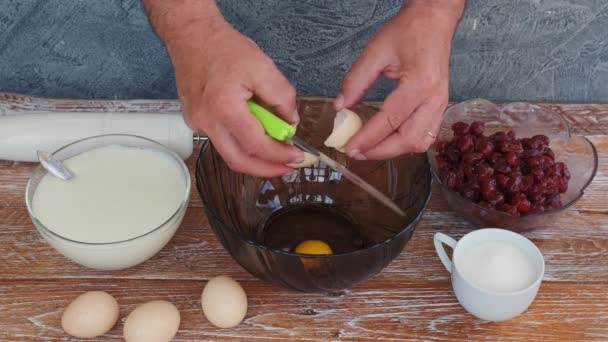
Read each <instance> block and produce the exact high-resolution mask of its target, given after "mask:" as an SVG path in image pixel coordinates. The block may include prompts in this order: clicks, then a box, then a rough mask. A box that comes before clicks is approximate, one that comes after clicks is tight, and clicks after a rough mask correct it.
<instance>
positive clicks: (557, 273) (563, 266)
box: [0, 208, 608, 283]
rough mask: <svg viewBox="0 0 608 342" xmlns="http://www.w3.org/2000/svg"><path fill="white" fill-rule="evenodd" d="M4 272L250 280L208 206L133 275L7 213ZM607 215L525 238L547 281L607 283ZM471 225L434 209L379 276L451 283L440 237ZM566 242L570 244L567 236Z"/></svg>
mask: <svg viewBox="0 0 608 342" xmlns="http://www.w3.org/2000/svg"><path fill="white" fill-rule="evenodd" d="M0 218H2V221H0V241H2V244H0V274H1V275H2V277H1V278H2V279H49V278H82V279H87V278H115V279H118V278H127V279H198V280H204V279H207V278H208V277H209V276H214V275H217V274H221V273H228V274H230V275H231V276H233V277H236V278H238V279H244V280H251V279H252V277H251V276H250V275H249V274H248V273H246V272H245V271H244V270H243V269H242V268H241V267H239V266H238V265H237V264H236V262H234V261H233V260H232V259H231V257H230V256H229V255H228V253H227V252H226V251H225V250H224V249H223V248H222V246H221V245H220V243H219V242H218V240H217V239H216V238H215V235H214V234H213V232H212V231H211V229H210V228H209V223H208V221H207V219H206V216H205V214H204V212H203V209H201V208H189V209H188V212H187V214H186V217H185V219H184V222H183V224H182V226H181V227H180V229H179V230H178V233H177V234H176V236H175V237H174V238H173V240H172V241H171V242H170V243H169V244H168V245H167V246H166V247H165V248H164V249H163V250H162V251H161V252H160V253H159V254H158V255H156V256H155V257H154V258H152V259H151V260H149V261H147V262H145V263H143V264H141V265H139V266H137V267H134V268H131V269H128V270H124V271H117V272H101V271H94V270H90V269H86V268H84V267H81V266H79V265H77V264H74V263H73V262H71V261H69V260H67V259H66V258H64V257H63V256H62V255H60V254H58V253H57V252H56V251H55V250H54V249H53V248H52V247H51V246H49V245H48V244H46V242H45V241H44V240H43V239H42V238H41V237H40V236H39V235H38V233H37V231H36V230H35V228H34V227H33V226H32V224H31V223H30V221H29V217H28V214H27V211H26V210H25V209H24V208H0ZM606 218H607V216H606V215H605V214H597V213H588V212H585V213H577V212H576V211H573V212H572V213H571V215H566V216H565V217H562V218H560V219H559V220H558V221H557V222H556V223H555V224H554V225H553V226H550V227H546V228H545V229H541V230H538V231H534V232H530V233H527V234H525V235H526V236H528V237H529V238H530V239H532V241H533V242H534V243H536V244H537V245H538V247H539V248H540V249H541V251H542V252H543V254H544V256H545V260H546V263H547V271H546V274H545V279H546V280H551V281H559V282H572V281H577V282H581V283H583V282H599V281H608V258H606V254H608V220H607V219H606ZM471 228H472V226H471V225H469V224H468V223H466V222H465V221H464V220H463V219H461V218H459V217H458V216H456V215H455V214H453V213H451V212H434V211H428V212H427V213H426V214H425V216H424V219H423V220H422V221H421V223H420V224H419V226H418V227H417V229H416V232H415V233H414V236H413V237H412V239H411V240H410V242H409V243H408V245H407V246H406V248H405V250H404V251H403V252H402V253H401V255H400V256H399V257H398V258H397V259H395V260H394V261H393V263H391V264H390V265H389V267H387V268H386V269H385V270H384V271H383V272H381V273H380V274H379V275H377V276H376V277H375V278H378V279H381V280H389V279H395V280H400V281H412V280H418V281H423V280H425V279H426V280H446V279H447V278H448V276H449V274H448V273H447V272H446V271H445V270H444V269H443V266H442V265H441V263H440V262H439V259H438V258H437V256H436V255H435V251H434V249H433V242H432V239H433V234H434V233H435V232H437V231H442V232H445V233H447V234H450V235H452V236H454V237H455V238H460V237H461V236H462V235H464V234H466V233H467V232H469V231H470V230H471ZM564 237H566V238H564Z"/></svg>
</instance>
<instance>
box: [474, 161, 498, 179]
mask: <svg viewBox="0 0 608 342" xmlns="http://www.w3.org/2000/svg"><path fill="white" fill-rule="evenodd" d="M475 172H476V173H477V177H478V178H479V180H480V181H486V180H489V179H490V178H491V177H492V176H493V175H494V169H493V168H492V167H491V166H489V165H488V164H485V163H483V164H479V165H477V167H476V168H475Z"/></svg>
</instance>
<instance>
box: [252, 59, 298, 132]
mask: <svg viewBox="0 0 608 342" xmlns="http://www.w3.org/2000/svg"><path fill="white" fill-rule="evenodd" d="M269 63H270V64H269V65H268V66H267V67H266V68H261V69H259V70H258V71H257V72H256V74H255V75H254V77H253V80H252V82H251V83H252V84H253V89H252V91H253V93H254V94H255V95H256V96H257V97H259V98H260V99H261V100H262V101H261V102H263V103H264V105H265V106H266V107H268V109H271V110H272V111H273V112H274V113H275V114H277V115H279V116H281V117H282V118H284V119H285V120H287V121H288V122H290V123H297V122H299V120H300V118H299V115H298V111H297V107H296V90H295V88H294V87H293V86H292V85H291V83H290V82H289V81H288V80H287V79H286V78H285V76H283V74H282V73H281V71H279V69H278V68H277V67H276V65H274V63H273V62H272V61H269Z"/></svg>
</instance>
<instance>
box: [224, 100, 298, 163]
mask: <svg viewBox="0 0 608 342" xmlns="http://www.w3.org/2000/svg"><path fill="white" fill-rule="evenodd" d="M223 122H224V125H225V128H226V129H227V130H228V131H229V132H230V133H231V134H232V136H233V137H234V138H235V139H236V141H237V142H238V143H239V145H240V147H241V149H242V150H244V151H245V152H246V153H247V154H249V155H253V156H257V157H258V158H261V159H264V160H266V161H268V162H274V163H277V164H288V163H299V162H302V161H303V160H304V153H303V152H302V151H300V150H299V149H298V148H296V147H294V146H292V145H288V144H286V143H283V142H279V141H276V140H274V139H272V138H271V137H269V136H268V135H266V133H265V131H264V128H263V127H262V125H261V124H260V122H259V121H258V120H257V119H256V118H255V116H253V114H251V112H249V108H248V107H247V103H246V102H245V101H244V100H242V99H238V100H237V99H235V100H234V101H231V102H230V106H229V107H227V108H226V114H225V116H224V117H223Z"/></svg>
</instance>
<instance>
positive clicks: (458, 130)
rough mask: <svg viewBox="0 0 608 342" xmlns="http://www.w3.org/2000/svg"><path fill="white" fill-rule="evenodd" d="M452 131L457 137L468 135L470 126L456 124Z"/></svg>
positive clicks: (460, 122) (462, 123)
mask: <svg viewBox="0 0 608 342" xmlns="http://www.w3.org/2000/svg"><path fill="white" fill-rule="evenodd" d="M452 131H453V132H454V134H455V135H464V134H467V133H469V125H468V124H466V123H464V122H462V121H459V122H456V123H454V124H453V125H452Z"/></svg>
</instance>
